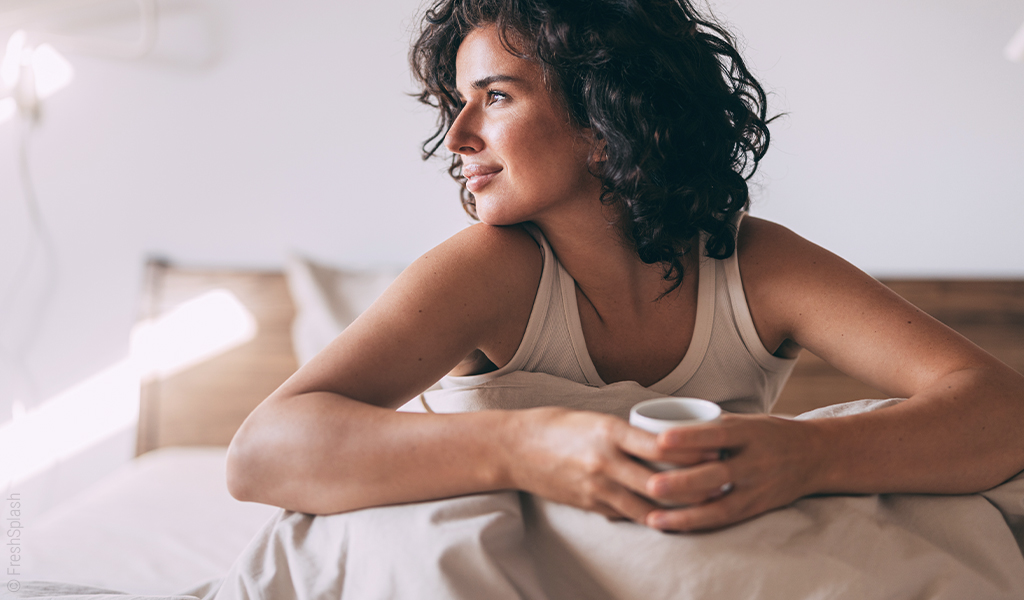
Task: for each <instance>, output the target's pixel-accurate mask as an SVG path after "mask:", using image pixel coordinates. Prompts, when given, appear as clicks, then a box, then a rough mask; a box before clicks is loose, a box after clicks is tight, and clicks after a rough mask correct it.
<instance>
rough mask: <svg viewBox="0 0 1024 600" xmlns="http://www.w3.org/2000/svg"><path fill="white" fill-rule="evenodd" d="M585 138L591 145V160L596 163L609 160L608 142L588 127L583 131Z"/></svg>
mask: <svg viewBox="0 0 1024 600" xmlns="http://www.w3.org/2000/svg"><path fill="white" fill-rule="evenodd" d="M583 138H584V139H585V140H587V144H589V145H590V158H591V160H593V161H594V162H596V163H602V162H604V161H606V160H608V152H607V148H608V140H606V139H604V138H603V137H600V135H599V134H597V133H595V132H594V130H593V129H591V128H589V127H587V128H585V129H583Z"/></svg>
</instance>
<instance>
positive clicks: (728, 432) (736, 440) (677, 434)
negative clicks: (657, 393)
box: [657, 415, 757, 455]
mask: <svg viewBox="0 0 1024 600" xmlns="http://www.w3.org/2000/svg"><path fill="white" fill-rule="evenodd" d="M756 427H757V417H753V418H751V417H747V416H739V415H723V416H722V417H721V420H720V421H717V422H713V423H706V424H703V425H692V426H689V427H676V428H675V429H669V430H668V431H664V432H662V433H660V434H658V438H657V444H658V449H659V450H661V451H662V452H664V453H665V454H666V455H671V454H672V453H674V452H683V453H685V452H695V451H707V450H717V449H721V448H735V447H740V446H745V445H746V444H747V442H748V441H749V440H750V438H751V436H752V435H754V433H753V429H754V428H756Z"/></svg>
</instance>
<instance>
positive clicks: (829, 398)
mask: <svg viewBox="0 0 1024 600" xmlns="http://www.w3.org/2000/svg"><path fill="white" fill-rule="evenodd" d="M883 283H885V284H886V285H888V286H889V287H890V288H892V289H893V290H895V291H896V292H897V293H898V294H900V295H901V296H903V297H904V298H906V299H907V300H909V301H911V302H912V303H914V304H916V305H917V306H919V307H920V308H921V309H923V310H924V311H925V312H928V313H929V314H931V315H932V316H934V317H936V318H937V319H939V320H940V321H942V322H944V323H945V324H946V325H949V326H950V327H952V328H953V329H955V330H957V331H959V332H960V333H961V334H963V335H964V336H965V337H967V338H968V339H970V340H971V341H973V342H974V343H976V344H978V345H979V346H981V347H982V348H984V349H985V350H987V351H989V352H991V353H992V354H994V355H995V356H996V357H997V358H999V359H1000V360H1002V361H1003V362H1005V363H1007V364H1009V365H1010V366H1011V367H1013V368H1014V369H1016V370H1017V371H1018V372H1020V373H1024V281H1020V280H909V279H900V280H885V281H883ZM144 288H145V289H144V290H143V294H142V299H143V300H142V311H141V313H142V317H143V318H152V317H154V316H157V315H159V314H163V313H164V312H166V311H169V310H171V309H173V308H174V307H175V306H177V305H179V304H181V303H182V302H185V301H187V300H190V299H192V298H195V297H196V296H199V295H201V294H203V293H205V292H208V291H211V290H215V289H226V290H228V291H230V292H232V293H233V294H234V295H235V296H236V297H237V298H238V299H239V300H240V301H241V302H242V304H244V305H245V306H246V308H248V309H249V311H250V312H251V313H252V314H253V316H254V317H255V319H256V322H257V324H258V332H257V334H256V337H255V338H253V339H252V340H251V341H249V342H247V343H245V344H243V345H241V346H239V347H237V348H234V349H232V350H230V351H228V352H226V353H224V354H222V355H220V356H216V357H214V358H212V359H210V360H207V361H205V362H203V363H201V364H199V365H196V366H194V367H192V368H190V369H188V370H185V371H183V372H180V373H177V374H174V375H171V376H169V377H164V378H153V379H149V380H147V381H145V382H143V385H142V400H141V402H142V403H141V406H140V414H139V436H138V448H137V452H138V454H142V453H144V452H148V451H149V450H153V449H155V448H159V447H163V446H195V445H214V446H226V445H227V444H228V442H230V441H231V437H232V436H233V435H234V433H235V431H236V430H237V429H238V426H239V425H241V423H242V421H243V420H244V419H245V417H246V416H247V415H248V414H249V413H250V412H251V411H252V409H253V408H255V407H256V405H257V404H259V403H260V402H261V401H262V400H263V399H264V398H266V397H267V396H268V395H269V394H270V393H271V392H273V391H274V390H275V389H276V388H277V386H279V385H280V384H281V383H282V382H284V380H285V379H287V378H288V376H289V375H291V374H292V373H293V372H295V369H296V368H297V365H296V362H295V357H294V355H293V353H292V344H291V337H290V336H291V322H292V319H293V317H294V315H295V307H294V305H293V304H292V301H291V297H290V296H289V294H288V287H287V284H286V282H285V278H284V275H283V274H282V273H280V272H273V271H237V270H210V269H194V268H191V269H190V268H183V267H175V266H172V265H170V264H168V263H166V262H162V261H151V262H150V263H149V264H148V266H147V276H146V279H145V284H144ZM879 397H885V394H882V393H881V392H879V391H877V390H875V389H873V388H871V387H869V386H866V385H864V384H862V383H860V382H858V381H855V380H853V379H851V378H849V377H847V376H846V375H844V374H842V373H840V372H839V371H837V370H836V369H834V368H832V367H831V366H829V365H828V364H827V363H825V362H824V361H822V360H821V359H819V358H818V357H816V356H814V355H813V354H811V353H809V352H806V351H805V352H803V354H802V355H801V357H800V360H799V361H798V362H797V366H796V368H795V369H794V371H793V376H792V378H791V379H790V381H789V383H788V384H787V385H786V388H785V390H783V392H782V395H781V397H780V398H779V401H778V404H777V405H776V407H775V412H776V413H780V414H791V415H792V414H798V413H801V412H804V411H807V410H811V409H813V408H817V407H819V406H825V405H828V404H834V403H836V402H845V401H848V400H856V399H860V398H879Z"/></svg>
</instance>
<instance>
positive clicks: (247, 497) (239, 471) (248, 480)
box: [225, 433, 256, 502]
mask: <svg viewBox="0 0 1024 600" xmlns="http://www.w3.org/2000/svg"><path fill="white" fill-rule="evenodd" d="M245 446H246V444H245V443H244V442H243V441H240V440H239V435H238V434H237V433H236V434H235V437H234V438H233V439H232V440H231V444H230V445H229V446H228V452H227V461H226V464H225V475H226V478H227V485H228V493H229V494H231V496H232V497H234V498H235V499H236V500H241V501H242V502H255V501H256V499H255V498H254V497H253V496H254V494H253V492H254V486H253V479H254V477H253V471H254V469H255V468H254V466H253V463H254V460H253V457H252V456H251V455H250V454H251V453H250V452H248V451H246V449H245Z"/></svg>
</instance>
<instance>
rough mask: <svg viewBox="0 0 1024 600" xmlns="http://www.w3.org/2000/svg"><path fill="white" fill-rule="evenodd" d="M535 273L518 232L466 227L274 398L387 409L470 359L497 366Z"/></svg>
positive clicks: (532, 253) (534, 258) (533, 252)
mask: <svg viewBox="0 0 1024 600" xmlns="http://www.w3.org/2000/svg"><path fill="white" fill-rule="evenodd" d="M542 267H543V261H542V258H541V253H540V251H539V249H538V246H537V244H536V242H534V240H533V238H532V237H531V236H530V234H529V233H528V232H526V231H525V230H524V229H523V228H522V227H492V226H489V225H473V226H471V227H468V228H466V229H464V230H463V231H461V232H459V233H457V234H456V235H454V236H452V237H451V238H449V239H447V240H445V241H444V242H442V243H441V244H439V245H438V246H437V247H435V248H433V249H431V250H430V251H428V252H427V253H425V254H424V255H423V256H421V257H420V258H418V259H417V260H416V261H414V262H413V263H412V264H411V265H410V266H409V267H408V268H407V269H406V270H405V271H403V272H402V274H401V275H400V276H399V277H398V279H396V280H395V282H394V283H393V284H392V285H391V286H390V287H389V288H388V289H387V290H386V291H385V292H384V293H383V294H382V295H381V297H380V298H378V299H377V301H376V302H374V304H373V305H372V306H371V307H370V308H369V309H367V311H366V312H364V313H363V314H362V315H360V316H359V318H357V319H356V320H355V321H354V322H353V323H352V324H351V325H349V326H348V327H347V328H346V329H345V330H344V331H343V332H342V333H341V335H339V336H338V337H337V338H336V339H335V340H334V341H333V342H331V344H330V345H329V346H328V347H327V348H325V349H324V351H323V352H321V353H320V354H319V355H317V356H316V357H315V358H314V359H313V360H311V361H310V362H309V363H308V364H307V365H305V366H303V367H302V368H301V369H300V370H299V372H297V373H296V374H295V376H293V378H292V379H291V380H289V381H288V382H286V384H285V385H284V386H282V390H283V391H282V390H279V391H281V393H282V394H284V395H286V396H287V395H295V394H299V393H305V392H310V391H329V392H334V393H337V394H340V395H342V396H346V397H349V398H354V399H357V400H362V401H365V402H370V403H373V404H377V405H380V406H395V405H397V403H400V402H402V401H404V400H407V399H408V398H410V397H413V396H415V395H416V394H418V393H420V392H421V391H423V390H424V389H426V388H427V387H428V386H429V385H431V384H432V383H433V382H435V381H437V380H438V379H440V378H441V377H442V376H443V375H444V374H445V373H448V372H449V371H451V370H452V369H453V368H454V367H455V366H456V365H458V364H459V363H460V362H462V360H463V359H465V358H466V357H467V356H468V355H470V354H471V353H474V352H480V353H483V354H484V355H485V356H486V357H487V359H488V360H490V361H491V362H492V363H494V364H496V365H502V364H504V363H506V362H508V360H510V359H511V358H512V356H513V355H514V354H515V351H516V349H517V348H518V346H519V343H520V341H521V340H522V336H523V333H524V332H525V330H526V325H527V323H528V322H529V317H530V313H531V310H532V307H533V302H534V298H535V297H536V293H537V285H538V282H539V281H540V275H541V270H542Z"/></svg>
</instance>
